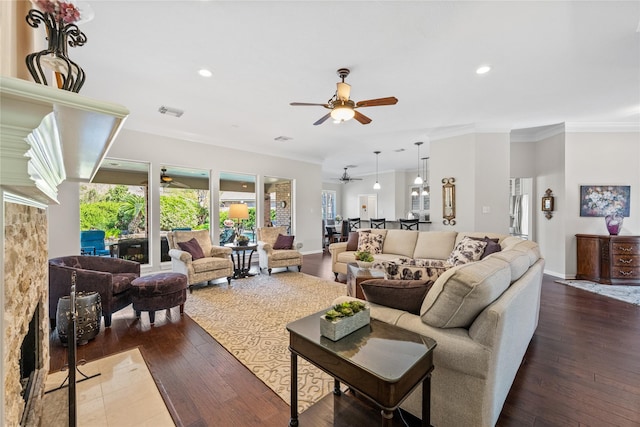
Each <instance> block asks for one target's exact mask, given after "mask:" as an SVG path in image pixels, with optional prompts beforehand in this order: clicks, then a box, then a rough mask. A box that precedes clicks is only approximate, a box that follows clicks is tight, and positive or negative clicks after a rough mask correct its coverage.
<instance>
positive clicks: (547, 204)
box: [542, 188, 554, 219]
mask: <svg viewBox="0 0 640 427" xmlns="http://www.w3.org/2000/svg"><path fill="white" fill-rule="evenodd" d="M551 193H553V192H552V191H551V189H550V188H547V191H545V192H544V194H545V195H544V196H543V197H542V212H544V216H545V218H547V219H551V217H552V216H553V214H552V212H553V204H554V203H553V200H554V197H553V196H552V195H551Z"/></svg>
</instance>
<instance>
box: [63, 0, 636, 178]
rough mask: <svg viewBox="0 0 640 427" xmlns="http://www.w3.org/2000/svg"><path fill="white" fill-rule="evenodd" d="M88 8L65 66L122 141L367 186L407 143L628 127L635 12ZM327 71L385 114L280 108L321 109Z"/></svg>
mask: <svg viewBox="0 0 640 427" xmlns="http://www.w3.org/2000/svg"><path fill="white" fill-rule="evenodd" d="M90 5H91V8H92V9H93V11H94V12H95V17H94V18H93V20H91V21H90V22H86V23H83V24H81V29H82V31H84V32H85V34H86V35H87V37H88V42H87V44H86V45H85V46H83V47H79V48H70V49H69V55H70V57H71V58H72V59H73V60H74V61H76V62H77V63H78V64H79V65H80V66H82V67H83V69H84V70H85V72H86V74H87V81H86V84H85V86H84V87H83V88H82V90H81V91H80V93H81V94H83V95H85V96H89V97H93V98H99V99H102V100H107V101H112V102H116V103H119V104H123V105H124V106H126V107H127V108H129V109H130V110H131V115H130V117H129V118H128V119H127V121H126V122H125V125H124V127H125V128H129V129H135V130H139V131H144V132H150V133H154V134H160V135H166V136H172V137H176V138H182V139H187V140H193V141H198V142H202V143H206V144H213V145H224V146H233V147H237V148H239V149H243V150H249V151H252V152H259V153H272V154H275V155H279V156H284V157H289V158H292V159H302V160H307V161H312V162H317V163H319V164H322V167H323V172H324V174H325V176H326V177H334V178H337V177H338V176H340V175H341V174H342V172H343V169H342V168H343V167H344V166H346V165H357V167H356V168H350V169H349V174H350V175H351V176H359V175H364V174H370V173H373V172H374V171H375V155H374V154H373V152H374V151H375V150H380V151H382V153H381V154H380V158H379V165H380V166H379V167H380V171H381V172H382V171H385V170H391V169H407V170H410V169H415V168H416V167H417V151H416V147H415V146H414V144H413V143H414V142H416V141H428V140H429V139H437V138H439V137H442V136H443V135H450V134H456V133H463V132H469V131H470V130H473V129H475V130H477V131H501V132H508V131H510V130H512V129H520V128H529V127H538V126H545V125H551V124H555V123H560V122H570V123H574V122H589V123H594V122H597V123H607V124H608V125H609V126H610V127H611V126H612V124H613V126H614V127H615V126H617V125H621V126H622V125H624V124H625V123H626V124H629V123H636V124H637V123H639V122H640V33H638V26H639V25H638V23H639V21H640V2H638V1H627V2H624V1H619V2H617V1H592V2H582V1H548V2H546V1H545V2H543V1H530V2H520V1H511V2H504V1H497V2H484V1H469V2H457V1H441V2H436V1H428V2H427V1H425V2H420V1H411V2H402V1H375V2H374V1H350V2H347V1H341V2H332V1H299V2H293V1H277V2H276V1H253V2H249V1H229V2H226V1H205V0H201V1H93V2H92V3H91V4H90ZM483 64H489V65H491V67H492V70H491V71H490V72H489V73H488V74H485V75H477V74H476V73H475V70H476V68H477V67H478V66H480V65H483ZM202 67H205V68H208V69H210V70H211V71H212V72H213V77H211V78H203V77H200V76H199V75H198V73H197V72H198V70H199V69H200V68H202ZM341 67H347V68H350V69H351V74H350V75H349V77H348V78H347V79H346V82H347V83H349V84H351V87H352V88H351V99H353V100H355V101H360V100H365V99H371V98H380V97H387V96H395V97H397V98H398V100H399V101H398V104H396V105H393V106H383V107H370V108H362V109H360V110H359V111H360V112H361V113H363V114H365V115H367V116H368V117H370V118H371V119H372V120H373V121H372V123H371V124H369V125H361V124H360V123H358V122H356V121H354V120H351V121H349V122H346V123H342V124H334V123H332V122H331V120H328V121H326V122H325V123H324V124H323V125H320V126H313V125H312V123H313V122H315V121H316V120H317V119H319V118H320V117H322V116H323V115H324V114H325V113H326V112H327V110H325V109H324V108H322V107H292V106H290V105H289V103H290V102H293V101H297V102H313V103H325V102H326V101H327V100H328V99H329V98H330V97H331V96H333V94H334V92H335V87H336V86H335V84H336V83H337V82H338V81H339V79H338V77H337V75H336V70H337V69H338V68H341ZM161 105H164V106H168V107H173V108H178V109H181V110H184V111H185V113H184V115H183V116H182V117H181V118H179V119H178V118H175V117H170V116H167V115H161V114H159V113H158V108H159V107H160V106H161ZM278 136H287V137H290V138H292V139H291V140H288V141H275V140H274V138H276V137H278ZM427 147H428V144H427V145H425V146H423V147H422V149H421V156H426V155H428V148H427ZM399 149H406V151H405V152H402V153H397V152H396V150H399Z"/></svg>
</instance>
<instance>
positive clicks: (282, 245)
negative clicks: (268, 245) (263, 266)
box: [273, 234, 295, 249]
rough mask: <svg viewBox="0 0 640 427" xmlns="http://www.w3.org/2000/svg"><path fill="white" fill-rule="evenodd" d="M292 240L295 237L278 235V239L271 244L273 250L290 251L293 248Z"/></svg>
mask: <svg viewBox="0 0 640 427" xmlns="http://www.w3.org/2000/svg"><path fill="white" fill-rule="evenodd" d="M294 238H295V236H285V235H283V234H278V237H277V238H276V241H275V243H274V244H273V249H291V248H292V247H293V239H294Z"/></svg>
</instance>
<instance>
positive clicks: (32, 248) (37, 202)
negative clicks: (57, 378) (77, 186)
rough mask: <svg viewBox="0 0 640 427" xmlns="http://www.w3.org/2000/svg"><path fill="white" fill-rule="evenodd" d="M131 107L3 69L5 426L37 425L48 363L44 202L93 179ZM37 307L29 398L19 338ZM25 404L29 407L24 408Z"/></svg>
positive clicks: (0, 373)
mask: <svg viewBox="0 0 640 427" xmlns="http://www.w3.org/2000/svg"><path fill="white" fill-rule="evenodd" d="M128 114H129V111H128V110H127V109H126V108H124V107H122V106H120V105H116V104H110V103H106V102H101V101H96V100H93V99H89V98H86V97H84V96H81V95H79V94H77V93H72V92H68V91H64V90H60V89H57V88H53V87H49V86H44V85H39V84H36V83H32V82H29V81H26V80H20V79H16V78H11V77H4V76H0V200H2V202H3V204H2V206H0V234H1V235H2V238H1V239H0V265H1V266H2V267H1V268H0V306H2V307H3V309H4V311H3V315H2V316H0V330H2V331H3V337H2V339H0V354H2V356H3V363H2V364H0V367H1V369H0V386H1V387H2V389H3V392H4V399H3V402H2V405H1V406H0V425H3V426H4V425H11V426H14V425H21V420H22V422H24V425H25V426H33V425H38V422H39V416H40V414H41V412H42V407H43V399H42V393H43V391H44V382H43V378H45V377H46V374H47V372H48V369H49V320H48V317H49V313H48V305H49V304H48V281H47V272H48V264H47V259H48V249H47V238H48V223H47V206H48V205H51V204H55V203H58V186H59V184H60V183H62V182H63V181H65V180H70V181H77V182H89V181H91V179H92V178H93V176H94V175H95V173H96V171H97V170H98V168H99V166H100V163H101V161H102V159H103V158H104V156H105V155H106V153H107V151H108V150H109V147H110V146H111V144H112V143H113V141H114V140H115V138H116V136H117V134H118V132H119V130H120V128H121V127H122V124H123V122H124V120H125V119H126V117H127V116H128ZM36 310H38V312H39V313H38V316H37V317H36V318H37V319H40V321H39V325H38V326H37V327H38V330H39V332H38V333H37V335H38V336H39V339H38V340H39V341H40V346H39V350H38V353H39V358H38V359H39V360H38V362H37V365H38V366H37V369H36V371H35V372H36V374H35V376H34V378H35V379H34V380H33V382H34V384H35V385H34V387H35V394H36V395H37V396H38V397H37V398H35V399H31V400H30V401H29V404H25V401H24V399H23V398H22V379H21V372H20V359H21V344H22V342H23V340H24V337H25V335H27V331H28V330H29V326H30V325H29V324H30V321H31V319H32V318H33V317H34V315H35V313H36ZM25 406H26V408H25Z"/></svg>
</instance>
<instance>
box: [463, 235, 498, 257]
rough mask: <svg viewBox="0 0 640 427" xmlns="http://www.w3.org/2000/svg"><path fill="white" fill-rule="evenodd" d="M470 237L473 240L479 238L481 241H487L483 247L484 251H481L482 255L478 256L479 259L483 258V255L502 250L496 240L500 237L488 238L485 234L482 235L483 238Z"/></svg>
mask: <svg viewBox="0 0 640 427" xmlns="http://www.w3.org/2000/svg"><path fill="white" fill-rule="evenodd" d="M470 238H471V239H473V240H481V241H483V242H487V246H486V247H485V248H484V252H483V253H482V256H481V257H480V259H484V257H486V256H488V255H491V254H493V253H496V252H500V251H501V250H502V247H501V246H500V243H498V240H500V239H490V238H488V237H487V236H484V237H483V238H479V237H470Z"/></svg>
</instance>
